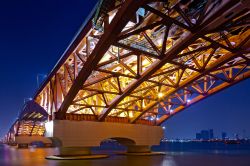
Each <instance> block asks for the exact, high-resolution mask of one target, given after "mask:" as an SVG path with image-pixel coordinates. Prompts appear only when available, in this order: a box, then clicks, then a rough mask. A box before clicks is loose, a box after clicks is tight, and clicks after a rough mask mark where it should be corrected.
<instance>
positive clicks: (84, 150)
mask: <svg viewBox="0 0 250 166" xmlns="http://www.w3.org/2000/svg"><path fill="white" fill-rule="evenodd" d="M59 153H60V154H59V156H83V155H91V149H90V147H61V148H60V150H59Z"/></svg>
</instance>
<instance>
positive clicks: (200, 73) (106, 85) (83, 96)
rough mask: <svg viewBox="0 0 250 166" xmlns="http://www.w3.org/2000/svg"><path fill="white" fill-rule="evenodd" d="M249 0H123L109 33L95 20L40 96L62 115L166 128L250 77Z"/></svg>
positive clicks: (108, 21) (111, 15) (109, 17)
mask: <svg viewBox="0 0 250 166" xmlns="http://www.w3.org/2000/svg"><path fill="white" fill-rule="evenodd" d="M248 4H249V3H248V2H247V1H233V0H231V1H230V0H228V1H226V0H225V1H213V2H212V1H209V0H208V1H199V3H197V4H192V3H187V4H181V3H179V2H177V1H176V2H175V1H171V2H169V3H165V2H161V1H132V0H126V1H121V2H120V4H116V5H113V8H112V9H110V10H109V11H108V13H107V14H106V17H104V18H103V19H104V21H103V31H98V30H95V29H94V28H93V27H91V19H89V21H88V23H86V26H85V27H84V28H83V29H82V31H81V33H80V35H78V37H77V38H76V40H75V41H74V42H73V44H72V45H71V46H70V49H69V51H67V52H66V54H65V55H64V56H63V58H62V60H61V61H60V63H58V64H57V66H56V67H55V68H54V70H53V71H52V72H51V74H50V76H49V77H48V79H47V80H46V81H45V83H44V84H43V86H42V87H41V88H40V89H39V90H38V92H37V93H36V95H35V97H34V99H35V100H36V102H37V103H39V104H40V105H41V106H42V107H43V108H44V109H45V110H47V112H48V114H49V115H51V116H53V118H57V119H65V115H66V113H72V114H73V113H74V114H93V115H95V117H96V119H95V120H99V121H104V120H105V119H106V118H107V117H109V116H114V117H127V118H128V119H129V120H128V122H130V123H139V121H138V120H139V119H145V120H154V121H155V123H154V124H155V125H160V124H161V123H162V122H164V121H165V120H166V119H168V118H169V117H171V116H172V115H174V114H175V113H176V112H179V111H180V110H183V109H184V108H186V107H188V106H190V105H191V104H192V103H195V102H197V101H199V100H201V99H203V98H205V97H207V96H210V95H212V94H214V93H216V92H218V91H220V90H222V89H224V88H226V87H229V86H231V85H234V84H235V83H238V82H239V81H241V80H244V79H246V78H248V77H249V74H248V70H249V58H250V57H249V38H250V35H249V33H250V30H249V6H247V5H248ZM54 113H56V117H55V116H54Z"/></svg>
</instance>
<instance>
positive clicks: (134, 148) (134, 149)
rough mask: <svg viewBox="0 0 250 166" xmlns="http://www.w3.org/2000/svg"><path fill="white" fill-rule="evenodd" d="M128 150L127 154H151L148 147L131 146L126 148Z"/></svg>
mask: <svg viewBox="0 0 250 166" xmlns="http://www.w3.org/2000/svg"><path fill="white" fill-rule="evenodd" d="M127 148H128V150H127V153H150V152H151V148H150V146H147V145H141V146H138V145H131V146H127Z"/></svg>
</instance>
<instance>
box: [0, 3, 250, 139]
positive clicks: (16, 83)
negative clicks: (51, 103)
mask: <svg viewBox="0 0 250 166" xmlns="http://www.w3.org/2000/svg"><path fill="white" fill-rule="evenodd" d="M95 3H96V0H91V1H90V0H89V1H87V0H74V1H63V0H60V1H59V0H53V1H51V0H43V1H34V0H23V1H20V0H8V1H1V2H0V57H1V65H0V76H1V82H0V85H1V86H0V126H1V128H0V137H2V136H3V135H4V134H5V133H6V132H7V130H8V129H9V127H10V126H11V124H12V123H13V121H14V120H15V118H16V117H17V114H18V111H20V110H21V108H22V106H23V103H24V100H25V98H29V97H32V96H33V94H34V93H35V91H36V89H37V74H48V73H49V72H50V70H51V69H52V68H53V66H54V65H55V64H56V62H57V60H58V59H59V58H60V56H61V55H62V53H63V52H64V50H65V49H66V47H67V46H68V45H69V43H70V41H71V39H72V38H73V37H74V35H75V34H76V32H77V31H78V29H79V28H80V26H81V24H82V23H83V21H84V20H85V18H86V17H87V15H88V14H89V12H90V11H91V10H92V8H93V6H94V5H95ZM40 79H41V78H40ZM249 84H250V80H246V81H243V82H241V83H239V84H237V85H235V86H233V87H231V88H229V89H226V90H224V91H222V92H221V93H219V94H216V95H214V96H211V97H209V98H208V99H205V100H203V101H202V102H200V103H197V104H195V105H193V106H191V107H189V108H188V109H187V110H185V111H183V112H182V113H180V114H178V115H176V116H174V117H172V118H171V119H170V120H169V121H167V122H166V123H165V124H164V125H166V130H165V131H166V136H167V137H168V138H194V137H195V133H196V132H198V131H199V130H202V129H210V128H212V129H214V130H215V135H216V136H220V133H221V132H222V131H225V132H227V133H228V135H229V136H232V134H233V133H239V134H240V135H241V136H242V135H243V133H244V135H245V136H248V137H250V129H249V126H250V120H249V117H250V100H249V99H250V97H249V94H250V86H249Z"/></svg>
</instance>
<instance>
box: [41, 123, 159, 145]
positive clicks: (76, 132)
mask: <svg viewBox="0 0 250 166" xmlns="http://www.w3.org/2000/svg"><path fill="white" fill-rule="evenodd" d="M46 131H47V132H46V135H45V136H46V137H52V138H54V139H55V140H57V142H58V144H59V145H60V146H62V147H96V146H100V145H101V142H103V141H105V140H107V139H114V140H117V141H118V142H119V143H121V144H123V145H126V146H152V145H158V144H159V143H160V140H161V139H162V138H163V129H162V128H161V127H160V126H146V125H136V124H118V123H108V122H107V123H102V122H92V121H69V120H54V121H50V122H47V123H46ZM138 131H139V132H138ZM126 140H129V141H126Z"/></svg>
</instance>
